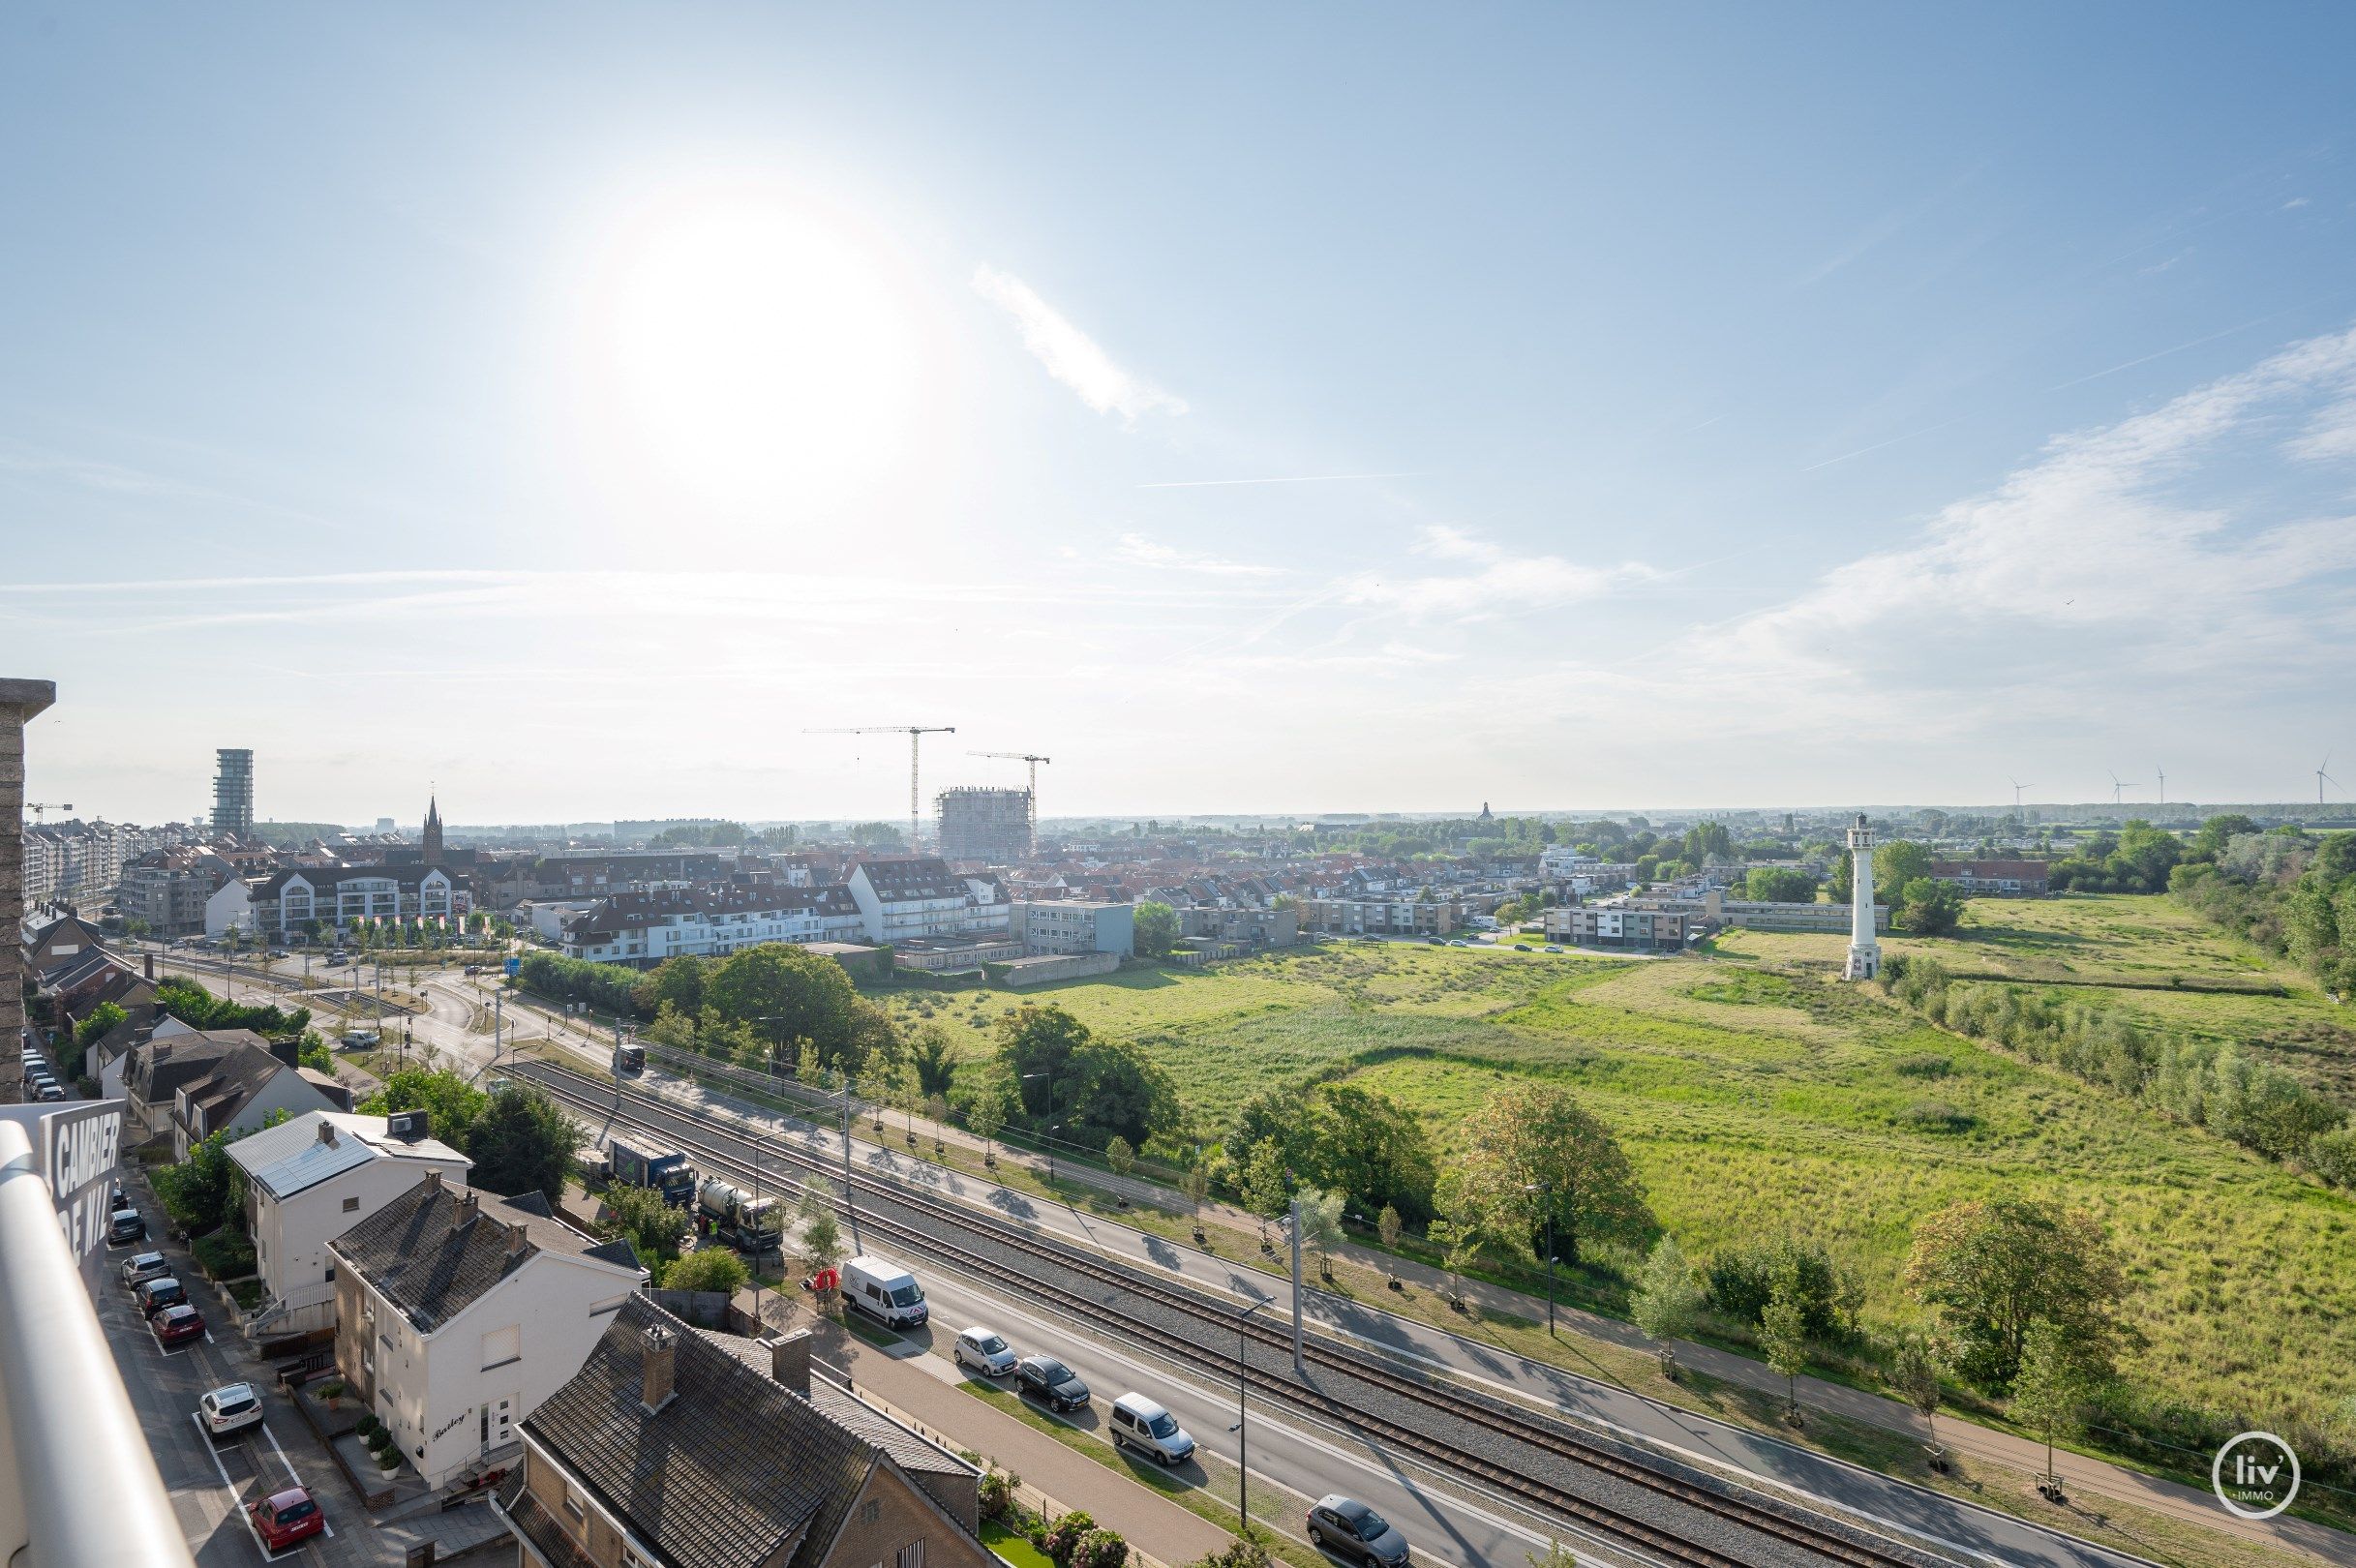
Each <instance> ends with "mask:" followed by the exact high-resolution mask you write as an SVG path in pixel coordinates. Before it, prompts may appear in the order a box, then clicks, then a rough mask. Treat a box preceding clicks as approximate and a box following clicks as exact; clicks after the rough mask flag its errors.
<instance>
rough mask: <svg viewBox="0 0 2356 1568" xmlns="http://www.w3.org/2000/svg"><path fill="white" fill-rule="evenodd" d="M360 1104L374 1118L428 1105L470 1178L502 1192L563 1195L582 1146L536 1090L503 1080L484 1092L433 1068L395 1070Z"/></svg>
mask: <svg viewBox="0 0 2356 1568" xmlns="http://www.w3.org/2000/svg"><path fill="white" fill-rule="evenodd" d="M358 1108H359V1109H361V1110H363V1111H366V1112H368V1113H369V1114H371V1115H374V1116H383V1115H387V1114H389V1113H391V1112H393V1111H398V1110H423V1111H425V1112H426V1113H427V1122H428V1125H429V1127H430V1128H431V1131H433V1134H434V1136H435V1137H437V1138H438V1139H440V1140H441V1141H442V1142H444V1143H446V1144H448V1145H450V1147H452V1148H453V1149H456V1150H458V1151H459V1152H460V1153H461V1154H463V1155H465V1156H466V1157H467V1158H468V1160H471V1161H474V1168H473V1170H472V1171H471V1172H470V1173H469V1175H468V1178H467V1179H468V1184H469V1185H470V1186H474V1187H479V1188H481V1189H482V1190H483V1191H487V1192H497V1193H498V1194H500V1195H501V1196H503V1197H513V1196H515V1195H516V1194H518V1193H521V1192H530V1191H536V1192H540V1193H542V1194H544V1195H546V1196H547V1197H548V1198H549V1199H550V1200H551V1201H554V1200H556V1199H558V1198H561V1197H562V1196H563V1195H564V1182H565V1178H566V1177H567V1176H569V1175H570V1174H571V1173H572V1169H573V1156H574V1153H575V1152H576V1151H577V1150H578V1149H579V1148H580V1146H581V1133H580V1130H579V1129H578V1128H576V1127H575V1126H574V1125H573V1121H572V1118H570V1117H568V1116H566V1115H565V1114H564V1112H563V1111H562V1110H561V1109H559V1107H558V1105H557V1102H556V1101H553V1100H551V1099H549V1098H548V1096H547V1095H546V1094H545V1093H543V1092H541V1091H540V1090H538V1089H535V1088H532V1087H531V1086H529V1085H528V1084H519V1083H505V1084H502V1085H500V1086H499V1087H498V1088H497V1089H494V1090H491V1091H489V1092H485V1091H483V1090H481V1089H477V1088H475V1087H474V1086H473V1085H472V1084H470V1083H468V1081H467V1080H466V1079H465V1078H463V1077H461V1076H460V1075H459V1074H457V1073H455V1072H449V1071H444V1070H438V1069H426V1068H409V1069H406V1070H403V1071H400V1072H396V1073H394V1074H393V1075H392V1076H391V1077H389V1078H387V1079H385V1080H384V1087H383V1088H381V1089H379V1090H378V1092H377V1093H375V1094H374V1095H371V1096H370V1097H369V1098H368V1099H366V1100H364V1101H361V1102H360V1105H359V1107H358Z"/></svg>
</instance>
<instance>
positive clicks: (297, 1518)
mask: <svg viewBox="0 0 2356 1568" xmlns="http://www.w3.org/2000/svg"><path fill="white" fill-rule="evenodd" d="M246 1517H247V1518H248V1519H250V1520H252V1521H253V1522H254V1533H255V1534H257V1535H258V1536H260V1537H261V1544H262V1549H263V1550H264V1551H267V1552H273V1553H277V1552H284V1551H286V1550H287V1548H288V1547H290V1546H293V1545H294V1544H295V1543H296V1542H298V1541H308V1540H309V1539H311V1537H313V1536H315V1535H317V1534H318V1533H319V1531H321V1530H323V1529H325V1528H326V1527H327V1516H326V1515H325V1514H322V1513H320V1512H319V1505H318V1500H317V1498H315V1497H313V1496H312V1495H311V1489H310V1488H309V1487H288V1488H287V1490H286V1491H284V1492H274V1493H271V1494H270V1495H269V1496H267V1497H257V1498H255V1499H254V1501H252V1502H250V1503H248V1504H247V1505H246Z"/></svg>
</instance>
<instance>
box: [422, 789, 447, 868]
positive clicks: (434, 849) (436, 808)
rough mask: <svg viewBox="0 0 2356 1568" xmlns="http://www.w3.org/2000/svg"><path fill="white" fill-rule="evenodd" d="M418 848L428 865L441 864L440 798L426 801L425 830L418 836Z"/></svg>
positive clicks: (436, 797)
mask: <svg viewBox="0 0 2356 1568" xmlns="http://www.w3.org/2000/svg"><path fill="white" fill-rule="evenodd" d="M417 848H418V857H419V859H423V860H424V861H425V863H426V864H428V865H439V864H441V799H440V798H439V797H438V796H431V797H428V798H427V799H426V803H425V830H424V831H423V832H420V833H419V834H418V835H417Z"/></svg>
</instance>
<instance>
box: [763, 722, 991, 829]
mask: <svg viewBox="0 0 2356 1568" xmlns="http://www.w3.org/2000/svg"><path fill="white" fill-rule="evenodd" d="M801 733H802V734H803V735H904V736H906V737H908V853H909V854H911V855H914V854H915V853H916V852H917V827H918V825H919V824H920V823H921V822H922V821H923V807H922V805H921V803H920V802H921V799H922V798H921V796H919V795H918V794H917V755H918V748H919V747H920V746H921V744H922V742H923V739H924V737H926V736H928V735H955V734H956V733H957V727H956V726H955V725H954V724H854V725H849V726H846V727H844V728H841V729H833V730H804V731H802V732H801Z"/></svg>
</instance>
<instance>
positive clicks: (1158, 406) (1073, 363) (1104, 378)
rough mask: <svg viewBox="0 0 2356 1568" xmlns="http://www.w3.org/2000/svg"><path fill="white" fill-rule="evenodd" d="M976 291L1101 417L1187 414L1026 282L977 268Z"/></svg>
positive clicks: (1180, 401) (1176, 401)
mask: <svg viewBox="0 0 2356 1568" xmlns="http://www.w3.org/2000/svg"><path fill="white" fill-rule="evenodd" d="M974 292H976V293H978V294H980V295H981V296H982V298H983V299H986V300H988V301H989V302H990V303H991V304H993V305H995V306H997V307H998V308H999V309H1000V310H1002V311H1004V312H1006V313H1007V315H1009V316H1011V317H1013V318H1014V325H1015V326H1016V327H1017V328H1018V329H1019V330H1020V331H1021V333H1022V344H1023V347H1026V348H1028V349H1030V350H1031V356H1032V357H1033V358H1034V359H1037V360H1038V361H1039V362H1040V364H1042V366H1044V367H1045V368H1046V372H1047V374H1048V375H1049V376H1052V377H1055V378H1056V379H1057V380H1059V381H1061V382H1063V383H1064V385H1066V386H1068V387H1070V388H1072V391H1074V392H1076V393H1078V394H1079V399H1080V401H1081V402H1082V403H1085V404H1086V405H1088V407H1091V408H1094V409H1095V410H1096V411H1097V412H1098V413H1116V414H1119V415H1120V416H1121V418H1122V419H1123V420H1124V421H1125V422H1127V423H1131V424H1134V423H1135V422H1136V420H1137V418H1138V416H1139V415H1142V414H1148V413H1157V412H1159V413H1168V414H1182V413H1184V412H1186V403H1185V401H1184V400H1183V399H1180V398H1177V397H1173V396H1172V395H1171V394H1169V393H1167V392H1164V391H1163V390H1162V389H1161V388H1160V387H1158V386H1155V385H1154V384H1153V383H1152V382H1150V381H1147V380H1144V379H1141V378H1140V377H1136V376H1133V375H1131V374H1130V373H1129V372H1128V371H1126V370H1123V369H1122V368H1121V367H1120V366H1119V365H1117V364H1115V363H1113V359H1112V356H1111V355H1110V354H1107V353H1106V352H1105V351H1104V350H1103V349H1102V347H1099V346H1098V344H1097V342H1096V340H1095V339H1093V338H1091V337H1089V336H1088V334H1086V333H1085V332H1082V331H1081V330H1080V329H1079V328H1078V327H1075V326H1073V325H1072V323H1071V322H1070V321H1069V320H1066V319H1065V318H1064V317H1063V315H1062V314H1061V313H1060V312H1058V311H1057V310H1056V309H1055V307H1053V306H1052V305H1049V304H1048V303H1047V302H1046V301H1045V300H1043V299H1042V298H1040V297H1039V295H1038V293H1037V292H1036V291H1035V290H1034V289H1033V288H1032V287H1031V286H1030V285H1029V284H1026V283H1024V282H1023V281H1022V280H1021V279H1020V278H1017V277H1015V276H1013V275H1012V273H1006V272H1000V271H998V270H997V269H996V268H994V267H989V266H979V267H976V268H975V269H974Z"/></svg>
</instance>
